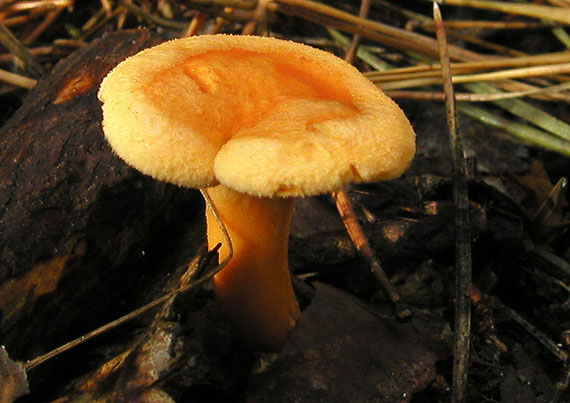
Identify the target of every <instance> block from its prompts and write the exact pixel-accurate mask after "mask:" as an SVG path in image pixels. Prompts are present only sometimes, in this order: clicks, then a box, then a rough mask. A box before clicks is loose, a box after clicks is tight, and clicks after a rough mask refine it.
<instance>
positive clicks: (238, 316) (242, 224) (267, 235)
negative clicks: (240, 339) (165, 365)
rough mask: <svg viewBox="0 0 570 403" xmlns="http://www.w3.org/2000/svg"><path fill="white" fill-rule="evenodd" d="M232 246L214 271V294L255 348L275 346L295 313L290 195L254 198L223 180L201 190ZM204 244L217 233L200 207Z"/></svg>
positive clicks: (214, 241)
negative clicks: (289, 247)
mask: <svg viewBox="0 0 570 403" xmlns="http://www.w3.org/2000/svg"><path fill="white" fill-rule="evenodd" d="M207 191H208V194H209V195H210V198H211V199H212V201H213V203H214V206H215V208H216V210H217V213H218V215H219V216H220V218H221V220H222V221H223V222H224V224H225V226H226V228H227V230H228V233H229V236H230V239H231V240H232V246H233V257H232V259H231V260H230V262H229V263H228V265H227V266H226V267H225V268H224V269H223V270H222V271H221V272H219V273H218V274H216V275H215V276H214V288H215V291H216V296H217V298H218V301H219V302H220V304H221V306H222V308H223V309H224V310H225V311H226V313H227V314H228V316H229V318H230V319H231V320H232V322H234V324H235V325H236V326H237V327H238V328H240V329H241V331H242V333H243V335H244V337H245V339H246V341H247V342H248V343H251V344H252V345H254V346H255V347H256V348H258V349H262V350H272V351H275V350H279V349H280V348H281V347H282V346H283V344H284V342H285V339H286V337H287V334H288V333H289V331H290V330H291V328H292V327H293V326H294V324H295V322H296V320H297V319H298V317H299V315H300V312H299V306H298V304H297V300H296V298H295V294H294V292H293V287H292V285H291V278H290V274H289V265H288V261H287V242H288V238H289V225H290V222H291V216H292V213H293V206H294V202H295V201H294V199H292V198H280V197H276V198H268V197H255V196H249V195H245V194H243V193H239V192H236V191H234V190H232V189H230V188H228V187H226V186H224V185H218V186H216V187H212V188H208V189H207ZM206 223H207V229H208V247H209V248H213V247H214V246H216V245H217V244H218V243H222V247H221V249H220V251H219V253H220V260H223V259H224V258H225V257H226V256H227V255H228V253H229V252H228V247H227V245H225V242H224V237H223V235H222V232H221V230H220V228H219V226H218V224H217V223H216V221H215V219H214V217H213V216H212V214H211V212H210V211H208V209H206Z"/></svg>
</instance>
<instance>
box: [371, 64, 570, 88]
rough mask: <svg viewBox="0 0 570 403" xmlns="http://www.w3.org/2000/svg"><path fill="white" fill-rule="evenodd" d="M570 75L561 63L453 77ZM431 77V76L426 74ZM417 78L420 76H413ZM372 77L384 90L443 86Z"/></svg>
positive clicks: (469, 80)
mask: <svg viewBox="0 0 570 403" xmlns="http://www.w3.org/2000/svg"><path fill="white" fill-rule="evenodd" d="M564 73H570V63H561V64H555V65H549V66H536V67H524V68H520V69H509V70H502V71H496V72H490V73H479V74H467V75H455V76H453V79H452V81H453V83H454V84H463V83H473V82H487V81H500V80H506V79H513V78H529V77H552V76H555V75H558V74H564ZM426 75H428V76H429V75H430V74H426ZM413 76H415V77H417V76H418V75H417V74H416V75H413ZM420 76H421V75H420ZM377 77H378V76H372V77H369V79H370V80H371V81H372V82H373V83H375V84H376V85H377V86H378V87H379V88H381V89H382V90H395V89H403V88H413V87H422V86H426V85H436V84H441V78H439V77H425V78H422V77H419V78H407V79H399V80H390V77H388V78H385V77H380V78H377Z"/></svg>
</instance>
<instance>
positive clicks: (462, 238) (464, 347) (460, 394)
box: [433, 1, 471, 402]
mask: <svg viewBox="0 0 570 403" xmlns="http://www.w3.org/2000/svg"><path fill="white" fill-rule="evenodd" d="M433 15H434V23H435V32H436V35H437V40H438V44H439V58H440V63H441V68H442V77H443V91H444V93H445V98H446V99H445V105H446V114H447V125H448V128H449V138H450V143H451V158H452V161H453V199H454V203H455V334H454V346H453V350H454V351H453V352H454V354H453V357H454V359H453V391H452V398H451V400H452V402H463V401H465V397H466V394H467V377H468V370H469V349H470V347H469V346H470V343H469V337H470V334H471V301H470V299H469V296H468V293H467V291H468V288H469V285H470V284H471V228H470V218H469V196H468V190H467V166H466V163H465V155H464V151H463V140H462V137H461V135H460V132H459V130H458V121H457V111H456V109H455V98H454V91H453V83H452V81H451V69H450V67H449V55H448V53H447V40H446V36H445V28H444V26H443V24H442V17H441V12H440V10H439V6H438V5H437V3H436V2H435V1H434V2H433Z"/></svg>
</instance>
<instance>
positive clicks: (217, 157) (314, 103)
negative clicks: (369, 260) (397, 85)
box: [99, 35, 415, 196]
mask: <svg viewBox="0 0 570 403" xmlns="http://www.w3.org/2000/svg"><path fill="white" fill-rule="evenodd" d="M99 99H100V100H101V101H102V103H103V106H102V108H103V130H104V132H105V136H106V137H107V140H108V141H109V143H110V145H111V147H112V148H113V149H114V150H115V152H116V153H117V154H118V155H119V156H120V157H121V158H122V159H124V160H125V161H126V162H127V163H128V164H130V165H131V166H133V167H135V168H137V169H138V170H140V171H142V172H143V173H145V174H148V175H151V176H153V177H155V178H157V179H160V180H164V181H167V182H171V183H174V184H177V185H181V186H186V187H208V186H214V185H217V184H219V183H221V184H224V185H226V186H228V187H230V188H233V189H235V190H237V191H240V192H243V193H248V194H251V195H257V196H275V195H278V196H300V195H313V194H319V193H324V192H327V191H329V190H334V189H338V188H340V187H342V186H343V185H344V184H346V183H349V182H350V183H359V182H372V181H377V180H386V179H391V178H393V177H396V176H398V175H400V174H401V173H402V172H403V171H404V170H405V169H406V168H407V167H408V165H409V163H410V161H411V159H412V158H413V155H414V152H415V134H414V132H413V129H412V127H411V125H410V123H409V121H408V120H407V118H406V117H405V115H404V113H403V112H402V111H401V109H400V108H399V107H398V106H397V105H396V104H395V103H394V102H393V101H392V100H391V99H390V98H388V97H387V96H385V95H384V94H383V93H382V92H381V91H380V90H379V89H377V88H376V87H375V86H374V85H373V84H372V83H371V82H370V81H369V80H367V79H366V78H365V77H364V76H363V75H362V74H360V72H359V71H358V70H357V69H356V68H354V67H353V66H352V65H350V64H348V63H346V62H345V61H343V60H341V59H339V58H337V57H336V56H334V55H332V54H330V53H328V52H325V51H322V50H318V49H314V48H312V47H309V46H306V45H302V44H299V43H295V42H291V41H285V40H279V39H275V38H265V37H254V36H231V35H204V36H196V37H191V38H185V39H177V40H172V41H169V42H165V43H163V44H161V45H158V46H155V47H153V48H150V49H146V50H144V51H142V52H140V53H138V54H136V55H134V56H131V57H130V58H128V59H126V60H125V61H123V62H122V63H120V64H119V65H118V66H117V67H115V68H114V69H113V70H112V71H111V72H110V73H109V74H108V75H107V77H105V79H104V80H103V82H102V84H101V88H100V91H99Z"/></svg>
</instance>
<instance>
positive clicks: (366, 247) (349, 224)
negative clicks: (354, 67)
mask: <svg viewBox="0 0 570 403" xmlns="http://www.w3.org/2000/svg"><path fill="white" fill-rule="evenodd" d="M369 8H370V1H369V0H362V2H361V4H360V11H359V17H360V18H366V15H367V14H368V10H369ZM359 43H360V35H358V34H356V35H354V36H353V37H352V41H351V43H350V45H349V47H348V50H347V51H346V54H345V56H344V60H345V61H346V62H348V63H351V64H352V63H353V62H354V57H355V56H356V50H357V48H358V45H359ZM331 196H332V198H333V199H334V202H335V204H336V208H337V210H338V212H339V214H340V216H341V218H342V222H343V223H344V226H345V228H346V232H347V233H348V235H349V237H350V239H351V240H352V243H353V244H354V246H355V247H356V250H357V251H358V254H359V255H360V257H361V258H363V259H364V261H365V262H366V263H367V264H368V266H369V267H370V270H371V271H372V274H373V275H374V277H375V278H376V280H377V281H378V283H379V284H380V287H381V288H382V290H383V291H384V293H385V294H386V296H387V297H388V298H389V299H390V301H391V302H392V303H394V304H395V303H396V302H398V301H399V300H400V295H399V294H398V291H397V290H396V287H394V285H393V284H392V283H391V282H390V279H388V276H386V273H385V272H384V270H383V269H382V265H381V264H380V260H379V259H378V257H377V256H376V254H375V253H374V251H373V250H372V248H371V247H370V243H369V242H368V238H366V235H365V234H364V231H363V230H362V227H361V226H360V224H359V222H358V217H357V216H356V214H355V212H354V208H353V207H352V203H351V202H350V198H349V197H348V193H347V191H346V189H344V188H343V189H340V190H337V191H334V192H331Z"/></svg>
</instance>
